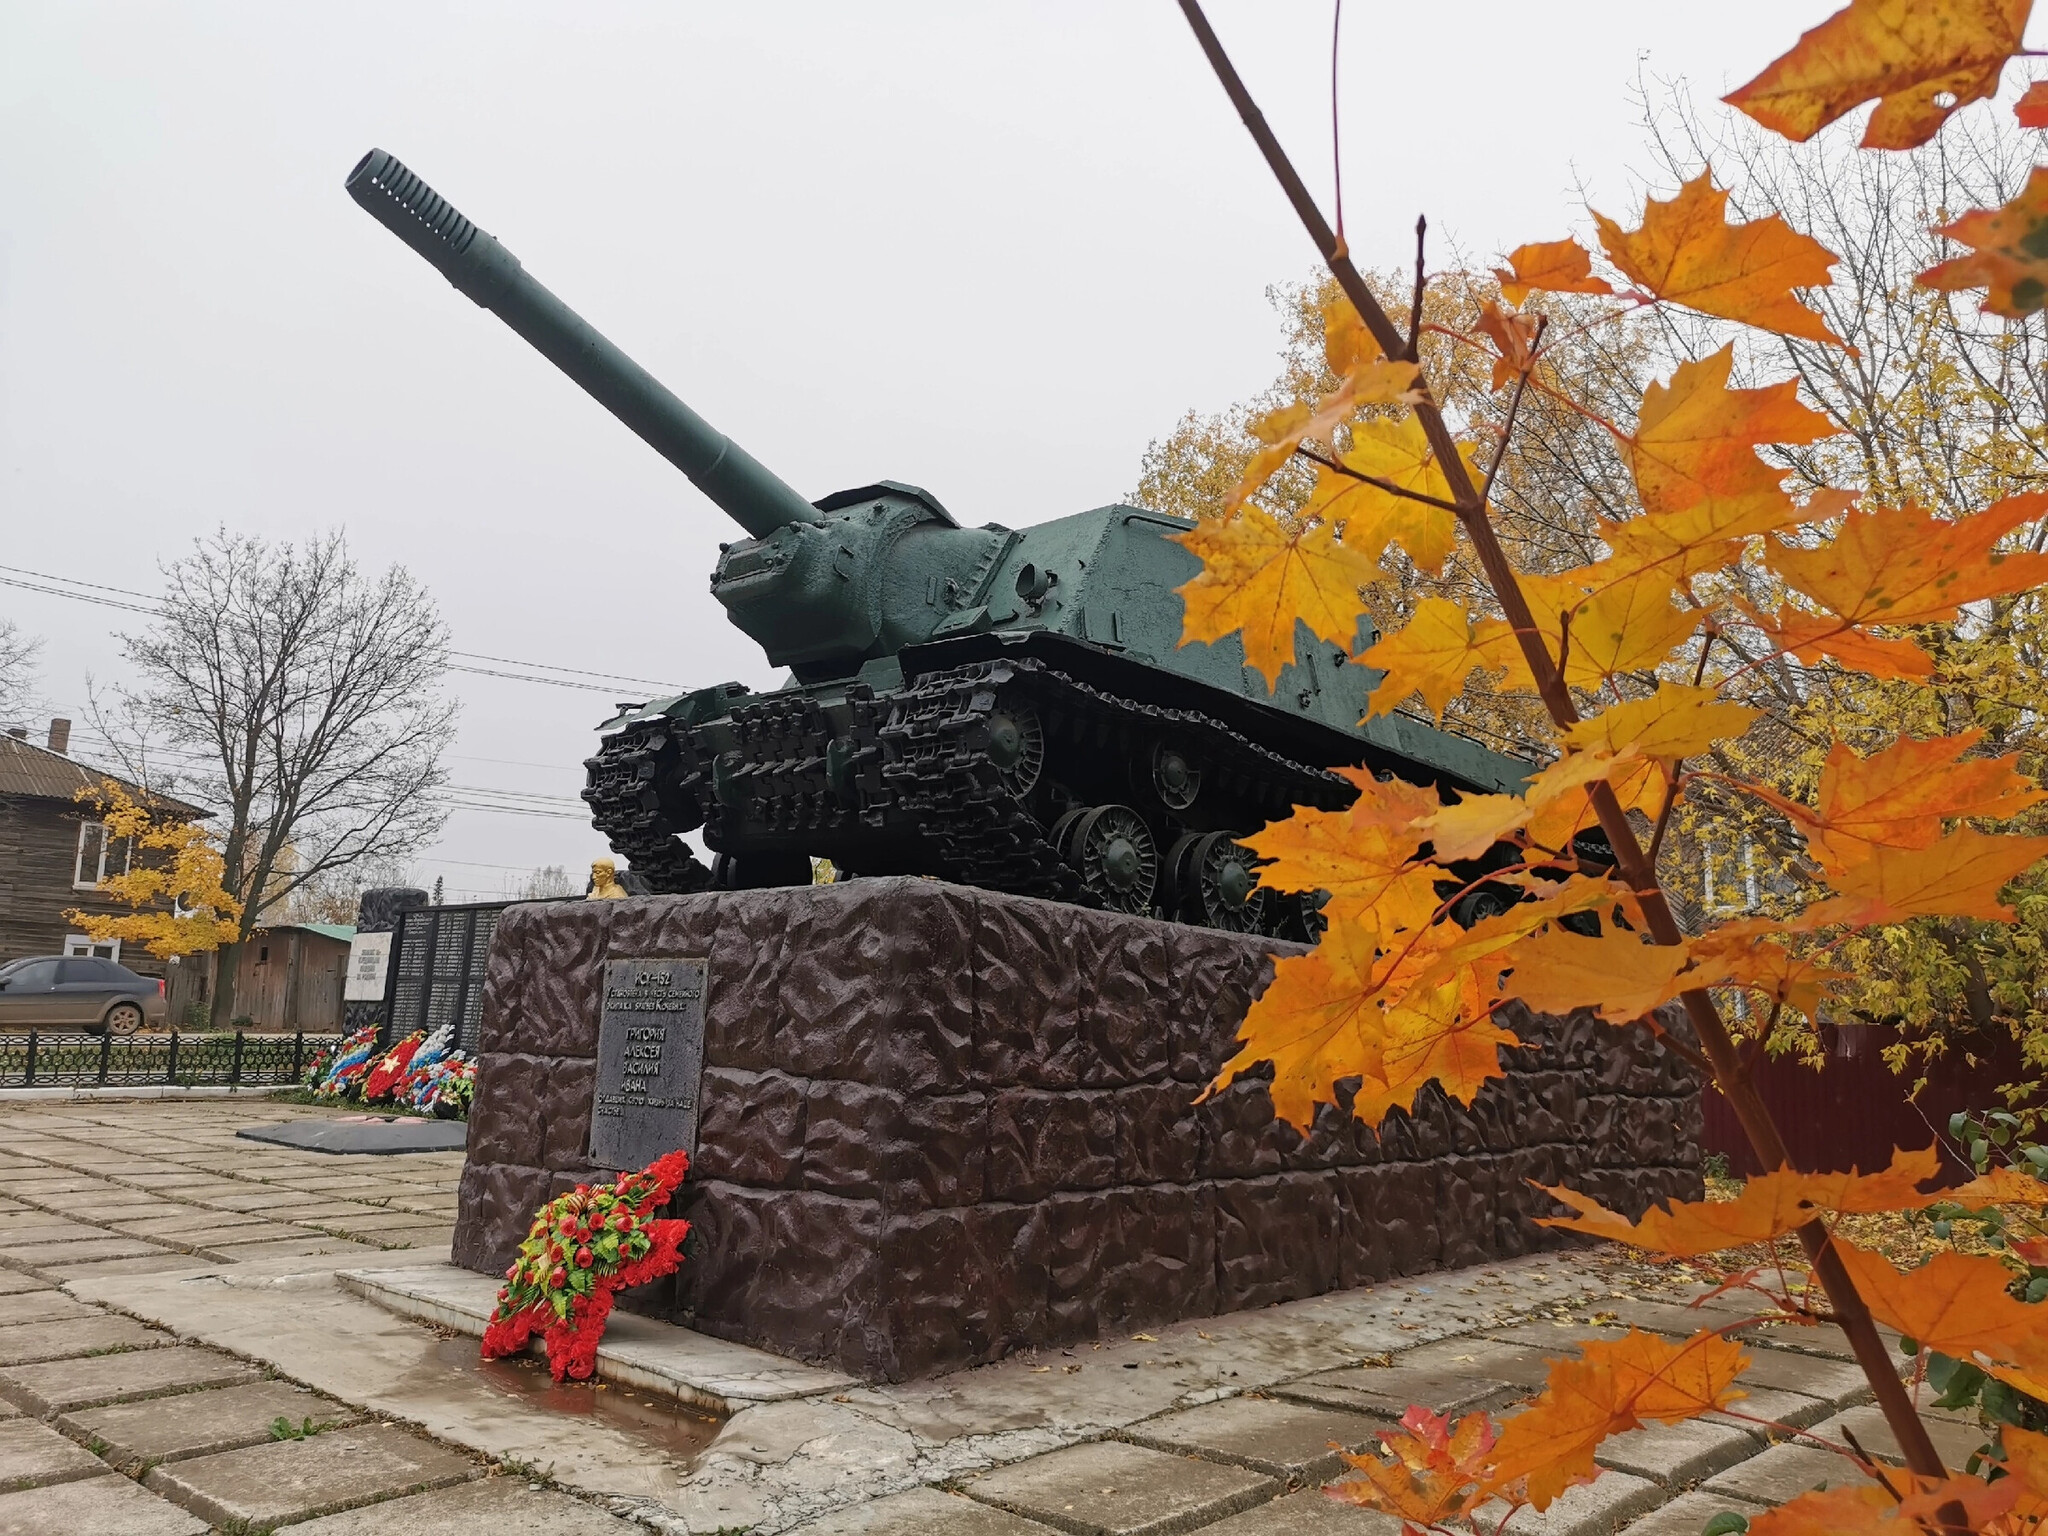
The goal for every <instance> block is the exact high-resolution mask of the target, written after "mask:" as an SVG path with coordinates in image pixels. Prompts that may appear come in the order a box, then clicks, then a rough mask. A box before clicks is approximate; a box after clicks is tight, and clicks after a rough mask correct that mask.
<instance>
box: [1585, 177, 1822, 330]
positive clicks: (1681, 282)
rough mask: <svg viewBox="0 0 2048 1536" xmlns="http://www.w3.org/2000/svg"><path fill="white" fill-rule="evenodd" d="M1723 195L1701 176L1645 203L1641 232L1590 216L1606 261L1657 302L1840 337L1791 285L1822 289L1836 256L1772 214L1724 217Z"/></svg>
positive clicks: (1776, 327) (1725, 203)
mask: <svg viewBox="0 0 2048 1536" xmlns="http://www.w3.org/2000/svg"><path fill="white" fill-rule="evenodd" d="M1727 206H1728V194H1727V193H1726V192H1722V191H1718V190H1717V189H1716V188H1715V186H1714V184H1713V181H1712V179H1711V178H1710V176H1709V175H1708V173H1707V172H1705V171H1701V172H1700V174H1699V175H1698V176H1696V177H1694V178H1693V179H1692V180H1691V181H1689V182H1687V183H1686V184H1685V185H1684V186H1683V187H1681V188H1679V191H1678V195H1677V196H1676V197H1675V198H1673V199H1672V200H1671V201H1669V202H1659V201H1658V200H1657V199H1655V198H1651V199H1650V200H1649V201H1648V202H1647V203H1645V204H1644V207H1643V224H1642V227H1641V228H1640V229H1635V230H1624V229H1622V227H1621V226H1620V225H1618V224H1616V223H1615V222H1614V221H1613V220H1612V219H1609V218H1606V217H1604V216H1602V215H1601V214H1598V213H1596V214H1594V215H1593V222H1594V223H1595V224H1596V225H1597V226H1598V227H1599V230H1600V243H1601V245H1602V246H1604V247H1605V248H1606V251H1607V256H1608V259H1609V260H1611V261H1612V262H1613V263H1614V264H1615V265H1616V266H1617V267H1619V268H1621V270H1622V271H1623V272H1624V273H1626V274H1627V275H1628V277H1629V278H1630V280H1631V281H1633V282H1636V283H1638V284H1640V285H1641V286H1642V287H1643V288H1644V289H1646V290H1648V291H1649V292H1650V293H1651V294H1653V295H1654V296H1655V297H1657V298H1659V299H1665V300H1668V301H1670V302H1671V303H1673V304H1683V305H1684V306H1685V307H1686V308H1688V309H1696V310H1698V311H1699V312H1700V313H1701V314H1706V315H1717V316H1719V317H1720V318H1721V319H1723V320H1736V321H1740V322H1741V323H1742V324H1744V325H1754V326H1756V327H1758V328H1759V329H1761V330H1766V331H1777V332H1779V333H1780V334H1782V335H1786V336H1804V337H1806V338H1808V339H1809V340H1812V341H1831V342H1833V343H1835V345H1837V346H1840V345H1842V340H1841V338H1840V337H1839V336H1837V335H1835V333H1834V332H1833V331H1830V330H1829V329H1828V328H1827V325H1826V324H1825V323H1824V322H1823V321H1822V320H1821V317H1820V316H1819V315H1817V314H1815V313H1814V312H1813V311H1812V310H1810V309H1808V308H1807V307H1806V306H1805V305H1804V304H1801V303H1800V302H1799V301H1798V300H1797V299H1796V298H1794V297H1793V296H1792V290H1793V289H1794V288H1825V287H1827V286H1828V285H1829V284H1830V283H1831V282H1833V281H1834V280H1833V279H1832V278H1831V277H1830V276H1829V275H1828V268H1829V267H1831V266H1833V265H1834V264H1835V262H1836V261H1837V260H1839V259H1840V258H1838V257H1837V256H1836V255H1835V254H1834V253H1833V252H1832V251H1830V250H1828V248H1827V247H1826V246H1824V245H1822V244H1821V243H1820V242H1819V241H1818V240H1814V239H1812V238H1810V237H1808V236H1806V235H1802V234H1800V233H1799V232H1798V231H1797V230H1795V229H1793V228H1792V227H1791V226H1790V225H1789V224H1787V223H1786V222H1785V221H1784V220H1783V219H1781V218H1779V217H1778V216H1777V215H1776V214H1775V213H1773V214H1768V215H1766V216H1765V217H1763V218H1761V219H1757V220H1755V221H1753V222H1751V223H1748V224H1730V223H1728V222H1727V220H1726V218H1725V217H1724V215H1725V213H1726V211H1727Z"/></svg>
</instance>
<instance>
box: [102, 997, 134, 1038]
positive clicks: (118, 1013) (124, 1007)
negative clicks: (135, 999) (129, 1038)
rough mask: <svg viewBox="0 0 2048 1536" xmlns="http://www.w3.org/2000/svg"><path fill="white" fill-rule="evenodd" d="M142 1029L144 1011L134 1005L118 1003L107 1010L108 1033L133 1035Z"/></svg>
mask: <svg viewBox="0 0 2048 1536" xmlns="http://www.w3.org/2000/svg"><path fill="white" fill-rule="evenodd" d="M140 1028H142V1010H141V1009H140V1008H138V1007H136V1006H135V1005H134V1004H133V1003H116V1004H114V1006H113V1007H111V1008H109V1009H108V1010H107V1033H108V1034H110V1035H124V1036H125V1035H132V1034H134V1033H135V1031H136V1030H138V1029H140Z"/></svg>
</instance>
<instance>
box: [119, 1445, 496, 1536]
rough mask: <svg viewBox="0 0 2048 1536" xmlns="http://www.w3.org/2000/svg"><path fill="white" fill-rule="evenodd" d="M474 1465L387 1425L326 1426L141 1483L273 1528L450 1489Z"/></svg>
mask: <svg viewBox="0 0 2048 1536" xmlns="http://www.w3.org/2000/svg"><path fill="white" fill-rule="evenodd" d="M476 1470H477V1468H476V1464H475V1463H474V1462H472V1461H471V1460H470V1459H469V1458H468V1457H466V1456H459V1455H457V1454H456V1453H455V1452H453V1451H451V1450H449V1449H447V1447H445V1446H440V1445H436V1444H434V1443H433V1442H432V1441H430V1440H422V1439H420V1438H419V1437H418V1436H416V1435H409V1434H407V1433H406V1432H405V1431H404V1430H401V1429H394V1428H392V1427H391V1426H390V1425H388V1424H371V1425H366V1426H363V1427H362V1428H358V1429H335V1430H329V1431H328V1432H327V1433H326V1434H324V1435H315V1436H313V1437H312V1438H311V1439H309V1440H276V1441H272V1442H271V1443H270V1444H268V1445H257V1446H251V1447H250V1448H249V1449H247V1450H243V1451H225V1452H223V1453H222V1454H220V1455H218V1456H201V1457H199V1458H198V1459H196V1460H194V1461H177V1462H171V1463H169V1464H167V1465H165V1466H160V1467H156V1468H153V1469H152V1470H151V1471H150V1473H149V1474H148V1476H146V1477H144V1478H143V1480H142V1482H143V1486H144V1487H146V1488H149V1489H152V1490H154V1491H155V1492H157V1493H160V1494H162V1495H163V1496H164V1497H165V1498H167V1499H169V1500H170V1501H171V1502H172V1503H174V1504H177V1505H180V1506H181V1507H183V1508H185V1509H189V1510H190V1511H191V1512H192V1513H193V1514H195V1515H199V1516H202V1517H203V1518H205V1519H207V1520H210V1521H212V1522H213V1523H214V1524H215V1525H229V1524H233V1523H235V1522H237V1521H239V1522H241V1523H243V1524H245V1525H256V1526H263V1527H266V1528H267V1527H269V1526H272V1525H281V1524H283V1523H284V1522H286V1521H289V1520H305V1519H309V1518H310V1517H312V1516H314V1515H324V1514H328V1513H331V1512H332V1511H335V1510H341V1509H351V1508H354V1507H355V1506H357V1505H359V1504H369V1503H373V1502H375V1501H376V1500H378V1499H388V1498H395V1497H397V1496H398V1495H400V1494H407V1493H417V1492H419V1491H420V1490H421V1489H425V1488H440V1487H446V1486H447V1485H448V1484H450V1483H458V1482H463V1481H465V1480H467V1479H468V1478H470V1477H472V1476H474V1475H475V1474H476Z"/></svg>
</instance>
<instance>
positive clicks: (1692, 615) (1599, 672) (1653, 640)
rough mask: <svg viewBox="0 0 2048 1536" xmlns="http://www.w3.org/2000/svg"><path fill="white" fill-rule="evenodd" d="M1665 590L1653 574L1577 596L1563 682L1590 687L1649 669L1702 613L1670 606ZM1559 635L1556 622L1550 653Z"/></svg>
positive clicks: (1690, 631) (1685, 636)
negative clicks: (1616, 677)
mask: <svg viewBox="0 0 2048 1536" xmlns="http://www.w3.org/2000/svg"><path fill="white" fill-rule="evenodd" d="M1670 593H1671V583H1670V582H1669V581H1668V580H1667V579H1666V578H1665V577H1664V576H1662V575H1661V574H1659V575H1648V576H1639V577H1637V578H1636V579H1635V580H1633V581H1622V582H1616V583H1614V584H1613V585H1611V586H1607V587H1603V588H1602V589H1601V590H1599V591H1598V592H1595V593H1593V594H1592V595H1591V596H1590V597H1584V598H1581V599H1579V600H1578V601H1577V602H1576V603H1575V604H1574V605H1573V606H1572V608H1571V631H1570V635H1571V645H1570V647H1569V648H1568V650H1567V651H1566V654H1565V664H1564V676H1565V681H1566V682H1568V683H1571V684H1572V685H1573V686H1575V687H1579V688H1584V689H1587V690H1589V691H1591V690H1597V689H1598V688H1600V686H1601V685H1602V684H1604V683H1605V682H1607V680H1608V679H1609V678H1612V677H1615V676H1617V675H1620V674H1622V673H1629V672H1650V671H1654V670H1655V669H1656V667H1657V665H1658V664H1659V663H1660V662H1662V661H1664V660H1665V659H1666V658H1667V657H1668V656H1670V654H1671V653H1672V651H1673V650H1675V649H1676V648H1677V647H1678V646H1680V645H1682V644H1683V643H1684V642H1685V641H1686V640H1688V639H1690V638H1691V636H1692V634H1693V632H1694V631H1695V630H1697V629H1698V628H1699V625H1700V619H1701V618H1702V617H1703V615H1702V613H1701V611H1700V610H1699V609H1697V608H1674V607H1673V606H1672V605H1671V597H1670ZM1562 635H1563V626H1562V624H1560V626H1559V635H1558V637H1557V638H1556V639H1553V640H1552V643H1551V654H1552V656H1553V657H1554V656H1555V655H1556V654H1557V650H1558V648H1559V644H1560V643H1561V641H1562ZM1545 638H1546V639H1549V638H1551V637H1550V636H1549V635H1548V634H1547V633H1546V637H1545Z"/></svg>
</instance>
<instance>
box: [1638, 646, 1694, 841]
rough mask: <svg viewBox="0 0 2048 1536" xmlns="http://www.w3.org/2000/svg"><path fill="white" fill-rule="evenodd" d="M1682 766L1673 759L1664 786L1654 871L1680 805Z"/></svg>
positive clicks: (1655, 836) (1652, 838)
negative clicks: (1677, 806) (1680, 770)
mask: <svg viewBox="0 0 2048 1536" xmlns="http://www.w3.org/2000/svg"><path fill="white" fill-rule="evenodd" d="M1693 686H1694V687H1695V688H1697V687H1698V686H1699V684H1698V683H1694V684H1693ZM1682 764H1683V759H1673V761H1672V764H1671V776H1670V778H1669V779H1667V780H1666V781H1665V784H1664V805H1663V808H1662V809H1660V810H1659V811H1658V812H1657V825H1656V828H1655V829H1654V830H1653V831H1652V832H1651V833H1650V867H1651V868H1652V869H1655V868H1656V867H1657V855H1658V854H1659V853H1661V852H1662V851H1663V848H1664V831H1665V828H1667V827H1669V826H1670V825H1671V812H1672V808H1673V807H1675V806H1676V805H1677V804H1678V774H1679V769H1680V767H1681V766H1682Z"/></svg>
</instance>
